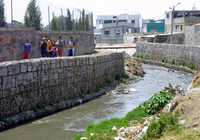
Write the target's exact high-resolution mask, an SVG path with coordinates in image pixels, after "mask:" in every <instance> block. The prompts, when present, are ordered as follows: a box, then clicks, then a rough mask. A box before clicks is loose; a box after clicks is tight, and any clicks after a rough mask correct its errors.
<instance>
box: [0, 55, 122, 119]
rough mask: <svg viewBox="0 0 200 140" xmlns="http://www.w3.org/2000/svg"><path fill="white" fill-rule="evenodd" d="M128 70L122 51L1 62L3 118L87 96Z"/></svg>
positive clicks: (0, 92)
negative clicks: (125, 69)
mask: <svg viewBox="0 0 200 140" xmlns="http://www.w3.org/2000/svg"><path fill="white" fill-rule="evenodd" d="M123 72H124V64H123V54H122V53H100V54H93V55H86V56H79V57H71V58H69V57H63V58H52V59H51V58H41V59H32V60H25V61H24V60H21V61H10V62H4V63H0V121H1V120H2V119H6V118H8V117H11V116H13V115H16V114H18V113H21V112H25V111H28V110H34V109H37V108H45V107H46V106H47V105H52V104H54V103H59V101H60V100H63V99H64V100H71V99H74V98H77V97H78V98H81V97H84V96H86V95H89V96H92V95H93V94H94V92H96V91H97V90H99V89H100V88H101V87H103V86H105V84H108V83H110V82H112V81H113V80H114V78H115V77H116V76H117V75H118V76H119V75H120V74H122V73H123Z"/></svg>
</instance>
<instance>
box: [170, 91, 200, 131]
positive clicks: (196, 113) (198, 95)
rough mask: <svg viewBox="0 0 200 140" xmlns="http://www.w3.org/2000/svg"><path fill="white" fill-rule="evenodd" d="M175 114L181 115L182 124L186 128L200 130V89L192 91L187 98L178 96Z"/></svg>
mask: <svg viewBox="0 0 200 140" xmlns="http://www.w3.org/2000/svg"><path fill="white" fill-rule="evenodd" d="M175 102H177V104H178V105H177V107H176V108H175V110H174V111H175V112H179V113H180V123H181V124H182V125H183V126H185V127H186V128H195V129H197V130H200V89H195V90H190V91H189V94H187V96H177V97H176V99H175Z"/></svg>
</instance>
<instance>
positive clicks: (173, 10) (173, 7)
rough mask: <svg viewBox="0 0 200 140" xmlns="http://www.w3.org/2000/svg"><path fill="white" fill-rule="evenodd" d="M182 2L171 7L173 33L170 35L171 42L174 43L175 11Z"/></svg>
mask: <svg viewBox="0 0 200 140" xmlns="http://www.w3.org/2000/svg"><path fill="white" fill-rule="evenodd" d="M180 4H181V3H180V2H179V3H177V4H176V5H173V6H172V7H170V9H171V10H172V14H171V35H170V43H171V44H172V43H173V32H174V12H175V8H176V7H177V6H178V5H180Z"/></svg>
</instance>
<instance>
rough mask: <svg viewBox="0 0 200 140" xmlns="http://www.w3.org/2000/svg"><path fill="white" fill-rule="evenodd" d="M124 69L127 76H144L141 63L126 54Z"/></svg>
mask: <svg viewBox="0 0 200 140" xmlns="http://www.w3.org/2000/svg"><path fill="white" fill-rule="evenodd" d="M125 70H126V72H127V74H128V75H129V77H134V76H144V70H143V68H142V64H140V63H139V62H137V61H136V60H134V59H133V58H131V57H128V56H125Z"/></svg>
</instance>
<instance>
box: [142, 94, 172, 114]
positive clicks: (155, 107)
mask: <svg viewBox="0 0 200 140" xmlns="http://www.w3.org/2000/svg"><path fill="white" fill-rule="evenodd" d="M172 98H173V96H172V94H171V93H169V92H168V91H161V92H160V93H159V94H156V95H155V96H153V97H152V98H151V99H150V100H149V101H148V102H147V103H146V105H145V108H146V112H147V113H148V114H149V115H154V114H155V113H157V112H158V111H160V110H161V109H162V108H163V107H165V106H166V105H167V104H168V103H169V102H170V101H171V99H172Z"/></svg>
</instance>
